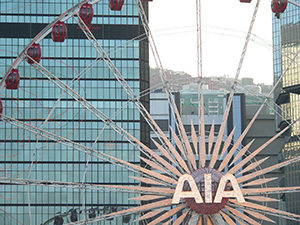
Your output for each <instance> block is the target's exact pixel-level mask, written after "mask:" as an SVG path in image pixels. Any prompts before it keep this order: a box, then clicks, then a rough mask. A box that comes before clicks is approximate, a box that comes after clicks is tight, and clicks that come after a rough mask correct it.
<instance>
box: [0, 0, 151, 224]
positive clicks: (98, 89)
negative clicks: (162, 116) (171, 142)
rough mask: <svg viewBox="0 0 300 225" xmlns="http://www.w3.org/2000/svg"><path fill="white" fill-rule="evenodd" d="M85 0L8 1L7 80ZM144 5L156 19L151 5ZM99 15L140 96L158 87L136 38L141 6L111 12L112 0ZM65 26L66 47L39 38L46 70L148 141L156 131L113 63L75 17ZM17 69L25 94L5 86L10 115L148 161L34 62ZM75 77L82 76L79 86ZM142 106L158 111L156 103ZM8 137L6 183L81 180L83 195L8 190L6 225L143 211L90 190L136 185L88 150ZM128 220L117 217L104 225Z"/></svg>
mask: <svg viewBox="0 0 300 225" xmlns="http://www.w3.org/2000/svg"><path fill="white" fill-rule="evenodd" d="M79 2H80V1H79V0H69V1H62V0H49V1H33V0H32V1H1V2H0V11H1V14H0V27H1V30H2V31H1V33H0V73H1V75H2V76H3V75H4V74H5V73H6V71H7V70H8V69H9V68H10V66H11V65H12V63H13V62H14V60H15V59H16V57H17V56H18V54H20V53H21V52H22V50H23V49H24V48H25V47H26V46H27V45H28V44H29V43H30V41H31V40H32V39H33V38H34V37H35V36H36V35H37V34H38V33H39V32H40V31H41V30H43V29H44V28H45V27H46V26H47V25H48V24H49V23H51V22H52V21H53V20H54V19H55V18H57V17H58V16H59V15H61V14H62V13H64V12H65V11H66V10H68V9H70V8H71V7H73V6H74V5H76V4H78V3H79ZM143 4H144V7H145V11H146V12H147V10H148V3H143ZM93 9H94V17H93V20H92V25H91V26H90V31H91V32H92V33H93V35H94V36H95V37H96V39H97V41H98V42H99V44H100V45H101V46H102V47H103V49H104V50H105V52H106V53H107V54H108V55H109V57H110V59H111V61H112V63H113V64H114V65H115V66H116V69H117V70H118V71H120V73H121V74H122V75H123V77H124V78H125V79H126V80H127V82H128V84H129V86H130V87H131V89H132V91H133V92H134V93H135V94H136V95H137V96H139V93H140V92H141V91H143V90H146V89H147V88H149V66H148V42H147V41H146V40H143V41H140V40H139V39H137V38H136V37H138V36H139V35H141V34H143V33H144V31H143V27H142V25H141V21H140V18H139V12H138V9H137V7H136V4H135V1H134V0H126V1H125V4H124V7H123V9H122V10H121V11H112V10H110V8H109V1H108V0H107V1H99V2H97V3H96V4H94V5H93ZM75 18H78V17H77V16H76V15H75ZM66 25H67V29H68V34H67V37H66V40H65V41H64V42H61V43H58V42H53V40H52V39H51V35H50V34H49V35H47V36H46V37H45V38H44V39H42V40H41V41H40V43H39V44H40V46H41V49H42V59H41V62H40V64H41V65H42V66H43V67H45V68H46V69H47V70H49V71H50V72H51V73H53V74H54V75H55V76H57V77H58V78H59V79H60V80H61V81H62V82H63V83H65V84H68V86H69V87H71V88H72V89H73V90H75V91H76V92H77V93H78V94H80V96H82V97H83V98H84V99H86V100H87V101H88V102H89V103H91V104H92V105H93V106H94V107H96V108H97V109H98V110H100V111H101V112H103V113H104V114H105V115H106V116H107V117H109V118H110V119H111V120H113V121H114V122H115V123H117V124H118V125H119V126H121V127H122V128H124V129H125V130H127V131H128V132H129V133H130V134H132V135H134V136H135V137H137V138H138V139H140V140H142V141H143V142H144V143H146V144H149V136H150V134H149V129H148V128H147V126H146V124H145V122H144V121H143V120H142V119H141V117H140V114H139V111H138V110H137V108H136V107H135V105H134V104H133V102H130V101H129V97H128V95H127V94H126V92H125V90H124V89H123V88H122V86H121V85H120V83H119V82H118V81H117V79H116V78H115V76H114V74H113V72H112V71H110V69H109V68H108V66H107V65H106V63H105V60H102V59H101V57H100V58H99V55H98V53H97V51H96V49H95V48H94V47H93V46H92V45H91V43H90V41H89V40H88V39H87V38H86V37H85V35H84V33H83V32H82V30H81V29H80V28H79V26H78V24H77V23H76V20H75V19H74V18H72V17H71V18H70V19H68V20H66ZM18 70H19V73H20V76H21V81H20V86H19V88H18V90H8V89H5V88H4V89H3V90H2V92H1V96H0V97H1V99H2V102H3V105H4V110H3V114H4V115H7V116H10V117H12V118H15V119H17V120H19V121H21V122H23V123H26V124H29V125H31V126H33V127H38V128H41V129H43V130H45V131H47V132H49V133H51V134H55V135H57V136H60V137H63V138H66V139H68V140H70V141H73V142H74V143H76V144H80V145H82V146H86V147H87V148H91V149H94V150H96V151H100V152H104V153H106V154H108V155H112V156H115V157H117V158H120V159H123V160H126V161H128V162H131V163H135V164H139V163H140V160H139V158H138V155H139V150H138V149H136V148H135V147H134V146H132V145H131V144H130V143H128V141H126V140H125V139H124V138H123V137H122V136H120V135H118V134H117V133H116V132H115V131H114V130H112V129H111V128H109V127H108V126H107V125H106V124H105V123H104V122H102V121H101V120H99V118H97V116H95V114H93V113H92V111H90V110H89V109H88V108H87V107H83V106H82V105H81V104H80V102H79V101H75V100H74V99H73V98H72V97H71V96H69V95H67V94H66V93H64V91H63V90H62V89H61V88H59V87H58V86H57V85H55V84H54V83H53V82H52V81H50V80H49V79H48V78H46V77H45V76H44V75H43V74H42V73H40V72H39V71H38V70H36V69H35V68H34V67H33V66H32V65H29V64H28V63H27V62H26V61H25V60H24V61H23V62H21V63H20V65H19V66H18ZM76 77H77V78H79V79H76V80H74V81H73V79H74V78H76ZM140 101H141V102H142V103H143V104H144V106H145V107H146V108H149V97H148V96H145V97H142V98H140ZM0 130H1V132H0V133H1V135H0V139H1V140H0V143H1V144H0V161H1V163H0V165H1V166H0V168H1V169H0V176H1V177H7V178H20V179H32V180H46V181H59V182H76V183H82V188H79V189H73V188H56V187H47V186H45V187H44V186H24V185H7V184H6V185H0V193H1V199H0V224H18V223H19V224H20V223H21V224H42V223H45V222H46V221H47V220H49V219H51V218H52V220H50V222H49V221H48V222H47V223H45V224H53V221H54V220H53V218H54V217H55V216H60V215H62V217H63V218H64V220H65V221H67V220H70V218H69V216H70V214H67V213H66V212H70V210H72V209H76V210H77V213H78V215H79V212H80V211H81V214H80V215H79V217H80V219H83V216H84V212H85V213H86V217H87V218H88V217H89V216H94V214H105V213H109V212H111V211H116V210H119V209H124V208H129V207H130V206H133V205H135V204H136V202H135V201H129V200H128V199H129V198H130V197H131V196H132V195H131V194H126V193H121V192H107V191H106V192H105V191H92V190H86V189H84V183H89V184H90V183H92V184H110V185H123V184H132V185H137V184H138V182H137V181H135V180H133V179H131V178H130V176H133V175H134V173H133V172H130V171H128V170H126V169H122V168H119V167H116V166H114V165H112V164H109V163H107V162H105V161H103V160H101V159H99V158H97V157H93V156H90V155H89V154H88V153H84V152H80V151H78V150H76V148H75V147H74V146H75V145H74V144H73V145H71V146H69V147H68V146H66V145H64V144H62V143H60V142H55V141H53V140H51V139H48V138H45V137H41V136H39V135H37V134H33V133H32V132H29V131H27V130H24V129H22V128H20V127H16V126H13V125H10V124H7V123H4V122H2V123H1V125H0ZM72 146H73V147H72ZM29 205H30V207H29ZM30 215H31V216H30ZM132 219H133V218H132ZM123 222H124V221H122V218H118V219H114V220H110V221H104V222H101V224H123Z"/></svg>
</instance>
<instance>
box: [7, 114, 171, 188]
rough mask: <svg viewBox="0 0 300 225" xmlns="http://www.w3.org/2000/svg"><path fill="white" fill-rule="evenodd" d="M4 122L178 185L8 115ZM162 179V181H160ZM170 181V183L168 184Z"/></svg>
mask: <svg viewBox="0 0 300 225" xmlns="http://www.w3.org/2000/svg"><path fill="white" fill-rule="evenodd" d="M1 119H2V120H3V121H5V122H6V123H9V124H12V125H14V126H15V127H19V128H22V129H24V130H27V131H29V132H31V133H33V134H40V135H41V136H43V137H45V138H47V139H50V140H52V141H54V142H57V143H60V144H63V145H65V146H67V147H69V148H72V149H74V150H78V151H80V152H83V153H86V154H90V155H91V156H93V157H96V158H99V159H101V160H104V161H106V162H109V163H112V164H114V165H116V166H119V167H122V168H125V169H126V170H129V171H132V172H135V173H137V174H140V175H142V176H145V177H149V176H150V175H149V174H152V175H153V174H154V175H153V176H152V175H151V176H150V178H151V179H153V180H158V181H160V182H161V181H163V183H164V184H165V185H167V186H170V187H172V185H170V183H173V184H174V183H176V181H175V180H173V179H171V178H169V177H165V176H164V175H161V174H157V173H155V172H152V171H150V170H146V169H144V168H141V167H138V166H136V165H133V164H131V163H128V162H125V161H123V160H120V159H117V158H115V157H112V156H108V155H106V154H104V153H102V152H98V151H95V150H93V149H91V148H89V147H87V146H84V145H81V144H79V143H77V142H74V141H71V140H69V139H67V138H64V137H60V136H58V135H55V134H53V133H50V132H47V131H45V130H41V129H39V128H37V127H34V126H32V125H29V124H25V123H22V122H21V121H18V120H16V119H13V118H10V117H8V116H6V115H2V118H1ZM159 178H161V179H159ZM168 181H169V182H170V183H168Z"/></svg>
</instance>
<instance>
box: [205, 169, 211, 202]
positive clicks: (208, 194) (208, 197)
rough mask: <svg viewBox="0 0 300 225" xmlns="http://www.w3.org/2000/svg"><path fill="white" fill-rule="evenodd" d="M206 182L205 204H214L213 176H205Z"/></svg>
mask: <svg viewBox="0 0 300 225" xmlns="http://www.w3.org/2000/svg"><path fill="white" fill-rule="evenodd" d="M204 182H205V203H212V190H211V174H210V173H206V174H204Z"/></svg>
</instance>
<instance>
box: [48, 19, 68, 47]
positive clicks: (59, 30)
mask: <svg viewBox="0 0 300 225" xmlns="http://www.w3.org/2000/svg"><path fill="white" fill-rule="evenodd" d="M51 34H52V35H51V36H52V40H53V41H54V42H64V41H65V39H66V36H67V26H66V24H65V23H64V22H62V21H58V22H57V23H55V24H54V26H53V27H52V33H51Z"/></svg>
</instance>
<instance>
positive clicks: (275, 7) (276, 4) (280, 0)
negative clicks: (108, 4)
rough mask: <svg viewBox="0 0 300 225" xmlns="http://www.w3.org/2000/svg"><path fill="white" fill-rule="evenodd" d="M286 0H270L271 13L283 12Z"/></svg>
mask: <svg viewBox="0 0 300 225" xmlns="http://www.w3.org/2000/svg"><path fill="white" fill-rule="evenodd" d="M287 4H288V0H272V2H271V8H272V11H273V13H283V12H284V11H285V9H286V7H287Z"/></svg>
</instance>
